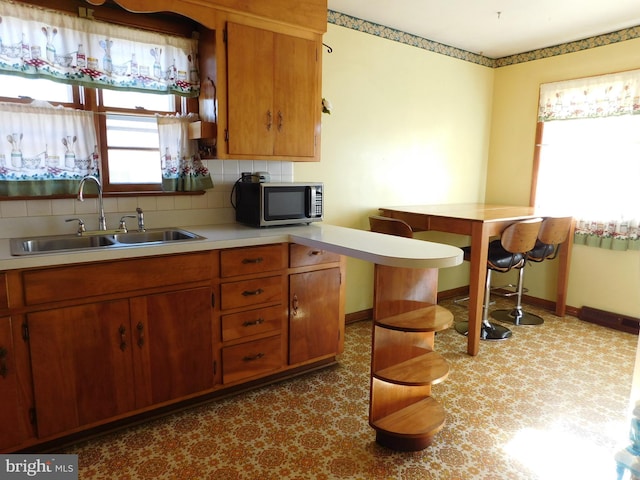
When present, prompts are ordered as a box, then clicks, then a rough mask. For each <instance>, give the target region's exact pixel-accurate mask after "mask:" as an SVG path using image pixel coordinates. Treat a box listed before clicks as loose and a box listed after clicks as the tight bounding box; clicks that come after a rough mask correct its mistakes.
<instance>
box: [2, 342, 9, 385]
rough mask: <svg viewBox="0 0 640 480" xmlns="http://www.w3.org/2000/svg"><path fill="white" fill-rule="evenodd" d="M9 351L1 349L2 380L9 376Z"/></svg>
mask: <svg viewBox="0 0 640 480" xmlns="http://www.w3.org/2000/svg"><path fill="white" fill-rule="evenodd" d="M7 353H8V352H7V349H6V348H4V347H0V375H1V376H2V378H7V375H8V374H9V368H8V367H7Z"/></svg>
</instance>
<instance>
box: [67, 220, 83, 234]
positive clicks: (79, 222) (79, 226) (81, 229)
mask: <svg viewBox="0 0 640 480" xmlns="http://www.w3.org/2000/svg"><path fill="white" fill-rule="evenodd" d="M65 222H78V231H77V234H78V236H81V235H82V234H83V233H84V232H86V231H87V229H86V228H85V226H84V221H83V220H82V219H81V218H67V219H66V220H65Z"/></svg>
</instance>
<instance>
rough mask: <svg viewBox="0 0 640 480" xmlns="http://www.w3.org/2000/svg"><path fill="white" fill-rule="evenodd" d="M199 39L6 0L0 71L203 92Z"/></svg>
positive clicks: (0, 10)
mask: <svg viewBox="0 0 640 480" xmlns="http://www.w3.org/2000/svg"><path fill="white" fill-rule="evenodd" d="M197 49H198V46H197V41H196V40H193V39H187V38H181V37H175V36H170V35H164V34H159V33H155V32H149V31H144V30H138V29H134V28H128V27H122V26H118V25H113V24H109V23H105V22H99V21H96V20H88V19H84V18H77V17H74V16H71V15H65V14H62V13H59V12H53V11H49V10H44V9H41V8H39V7H33V6H28V5H20V4H16V3H11V2H6V1H0V73H5V74H14V75H23V76H32V77H41V78H47V79H49V80H55V81H59V82H64V83H72V84H79V85H88V86H91V87H98V88H125V89H127V90H143V91H153V92H162V93H173V94H177V95H182V96H189V97H196V96H198V93H199V89H200V85H199V75H198V71H197V57H196V54H197Z"/></svg>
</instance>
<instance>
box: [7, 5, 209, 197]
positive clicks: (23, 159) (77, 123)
mask: <svg viewBox="0 0 640 480" xmlns="http://www.w3.org/2000/svg"><path fill="white" fill-rule="evenodd" d="M34 1H38V0H34ZM41 3H44V4H49V3H50V2H49V1H48V0H44V1H43V2H41ZM52 5H53V4H52ZM47 7H48V5H47ZM55 7H56V8H57V7H59V8H61V9H63V8H70V7H69V6H64V5H62V6H60V5H58V4H55ZM71 8H73V7H71ZM99 8H102V7H96V9H99ZM104 8H108V9H110V10H112V11H111V12H110V15H108V16H107V17H108V18H110V19H113V18H116V20H117V22H115V23H105V22H98V21H97V20H94V18H91V19H78V18H77V17H78V16H77V13H76V14H74V15H69V13H68V12H64V13H62V12H60V11H58V10H55V11H54V10H47V9H43V8H39V7H35V6H29V5H24V4H23V5H19V6H18V5H15V4H12V3H9V2H5V1H4V0H0V13H2V18H3V22H2V23H1V24H0V29H2V30H1V31H0V35H1V37H0V38H3V39H5V38H11V39H13V38H14V37H15V36H16V35H15V32H17V31H22V32H24V31H25V30H24V29H25V28H27V26H29V25H30V24H29V23H28V22H29V21H30V20H32V19H36V20H35V21H33V22H32V23H33V25H31V27H33V28H32V31H31V32H29V31H27V33H26V34H25V33H22V39H21V40H20V41H19V42H17V43H15V44H11V45H8V43H9V42H8V41H5V42H3V44H2V46H1V47H0V63H2V64H3V66H2V67H1V68H0V81H2V84H3V89H2V92H0V104H1V105H0V133H1V134H2V135H0V138H2V137H4V138H6V139H7V142H3V143H4V145H3V146H2V147H0V184H3V185H0V198H16V197H22V198H25V197H26V198H30V197H42V196H59V195H65V194H67V195H68V194H70V193H72V192H71V184H72V182H76V183H75V185H76V188H77V181H79V179H80V178H81V177H82V176H83V175H85V174H92V175H97V176H99V178H100V179H101V183H102V185H103V191H104V192H105V194H108V193H119V194H125V193H135V194H136V195H137V194H140V193H144V192H148V193H160V192H168V191H176V190H184V191H186V190H196V189H200V190H201V189H203V188H210V187H211V186H212V184H211V180H210V177H209V174H208V171H207V170H206V168H205V167H204V166H203V165H202V163H201V162H200V159H199V157H198V155H197V146H196V147H194V146H193V145H191V144H192V143H195V141H190V140H189V139H188V136H187V135H182V136H181V135H180V133H179V130H176V129H173V130H172V131H171V132H169V131H168V130H167V129H164V130H163V129H162V127H161V126H160V123H162V122H160V118H163V117H170V118H173V117H175V118H177V119H180V122H181V128H182V129H183V130H185V131H187V130H188V123H189V122H191V121H194V120H197V113H198V102H197V99H196V98H193V97H194V96H195V97H197V92H198V89H199V75H198V72H197V64H198V62H197V40H194V39H191V38H185V33H186V32H193V31H194V29H195V28H197V25H196V24H194V23H193V22H192V21H190V20H188V19H186V18H183V17H179V16H176V15H171V16H170V17H171V18H170V20H167V19H165V25H169V27H167V28H168V32H169V33H168V34H167V33H157V32H156V31H152V30H154V29H158V26H157V25H158V24H157V22H155V18H154V20H151V18H152V17H156V15H135V14H131V13H129V12H126V11H124V10H122V9H119V7H115V6H114V5H111V4H109V6H105V7H104ZM20 9H23V10H20ZM24 9H27V10H24ZM114 9H115V10H116V13H115V17H114V13H113V10H114ZM27 11H28V13H29V15H22V13H25V12H27ZM40 15H42V18H41V17H40ZM165 16H166V15H165ZM132 19H135V20H132ZM11 20H13V21H14V23H15V25H13V26H8V25H7V24H11ZM20 22H23V23H20ZM87 22H89V23H87ZM154 22H155V23H154ZM116 23H117V24H116ZM36 24H37V25H36ZM43 24H45V25H47V26H46V27H42V25H43ZM53 25H55V26H53ZM123 25H126V27H124V26H123ZM131 27H134V28H131ZM145 28H146V29H149V33H144V32H145ZM12 29H13V30H12ZM20 29H22V30H20ZM94 29H95V30H96V31H99V32H101V34H100V35H99V36H96V34H95V33H96V32H95V31H94ZM110 29H113V32H112V31H111V30H110ZM36 30H37V31H36ZM158 30H160V31H162V32H166V31H167V30H166V29H164V28H163V29H158ZM123 32H124V33H123ZM111 33H113V36H111ZM118 35H120V36H119V37H118ZM18 38H20V37H19V36H18ZM180 38H183V40H184V41H183V40H180ZM123 39H124V40H123ZM156 41H157V42H158V43H157V45H160V46H158V47H155V46H152V47H149V45H156V43H153V42H156ZM83 42H84V43H83ZM127 42H129V43H127ZM90 44H93V48H92V47H91V45H90ZM71 49H73V50H71ZM125 51H126V56H125V54H124V53H122V52H125ZM118 52H119V53H118ZM131 52H134V53H131ZM118 55H120V56H118ZM181 55H182V56H183V57H184V62H185V63H181V62H183V59H182V58H180V56H181ZM98 56H99V57H100V58H96V57H98ZM176 57H179V58H178V60H176ZM65 82H68V83H65ZM190 97H191V98H190ZM3 106H4V107H3ZM3 108H6V109H7V112H10V113H6V114H4V115H2V109H3ZM38 108H43V110H37V109H38ZM47 108H49V109H50V110H47ZM21 109H22V110H21ZM29 109H30V110H29ZM21 111H30V112H31V114H32V116H31V117H30V118H31V121H27V120H23V121H20V122H14V121H12V118H15V114H16V112H17V114H18V115H20V112H21ZM39 112H43V113H42V116H47V115H48V114H49V113H52V114H53V113H54V112H55V113H56V115H60V116H62V117H64V119H62V120H60V118H57V119H56V120H55V121H52V122H48V120H47V121H46V123H45V124H44V125H43V124H42V123H41V117H40V116H39V115H40V114H39ZM65 112H66V115H67V116H66V117H65V116H64V115H63V114H65ZM74 112H76V113H77V118H75V117H74ZM67 117H68V118H67ZM72 117H74V118H73V120H69V118H72ZM80 117H83V118H82V120H79V118H80ZM52 118H53V117H52ZM87 118H89V120H87ZM33 119H37V121H36V122H33V121H32V120H33ZM82 122H84V123H82ZM16 123H17V125H16ZM43 126H44V127H45V128H43ZM29 129H31V130H32V131H29ZM44 131H49V136H48V137H46V136H44V134H43V132H44ZM89 131H91V133H90V134H89V133H87V132H89ZM176 131H178V134H176ZM168 135H173V136H172V137H170V138H169V137H168ZM85 136H86V137H88V138H84V137H85ZM163 136H164V137H163ZM161 137H162V138H161ZM0 145H1V144H0ZM74 157H75V158H74ZM167 159H171V162H168V161H167ZM194 172H195V175H198V176H199V177H200V178H199V179H198V181H197V182H196V181H193V180H191V179H188V181H187V180H183V179H182V178H181V177H182V176H184V175H189V176H192V175H194ZM59 179H63V180H64V181H66V182H67V184H66V185H64V182H58V183H59V184H60V183H62V184H63V186H62V187H60V186H59V185H58V186H56V187H55V188H50V187H42V184H46V183H47V182H48V181H49V183H51V181H53V180H59ZM14 180H15V181H16V182H13V183H14V184H16V185H19V188H13V186H7V184H10V183H12V181H14ZM17 180H21V181H22V182H21V183H19V184H18V183H17ZM25 180H27V181H25ZM194 186H195V188H194Z"/></svg>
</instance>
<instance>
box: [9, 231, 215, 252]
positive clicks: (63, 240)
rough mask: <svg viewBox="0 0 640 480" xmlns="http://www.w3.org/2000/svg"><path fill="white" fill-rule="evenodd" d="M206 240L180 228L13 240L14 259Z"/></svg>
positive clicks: (11, 244)
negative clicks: (66, 252) (41, 254)
mask: <svg viewBox="0 0 640 480" xmlns="http://www.w3.org/2000/svg"><path fill="white" fill-rule="evenodd" d="M203 238H204V237H201V236H200V235H196V234H195V233H192V232H188V231H186V230H181V229H177V228H167V229H154V230H147V231H144V232H137V231H135V232H126V233H104V234H94V233H92V234H84V235H82V236H78V235H50V236H44V237H25V238H12V239H11V240H10V249H11V255H33V254H40V253H56V252H64V251H80V250H91V249H100V248H118V247H131V246H134V245H150V244H153V245H158V244H164V243H173V242H181V241H188V240H200V239H203Z"/></svg>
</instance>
